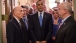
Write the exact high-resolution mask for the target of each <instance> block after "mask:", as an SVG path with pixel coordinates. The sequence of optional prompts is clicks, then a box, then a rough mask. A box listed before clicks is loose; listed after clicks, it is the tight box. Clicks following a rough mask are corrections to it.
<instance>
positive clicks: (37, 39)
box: [30, 0, 53, 43]
mask: <svg viewBox="0 0 76 43" xmlns="http://www.w3.org/2000/svg"><path fill="white" fill-rule="evenodd" d="M36 7H37V9H38V12H36V13H35V14H33V15H32V17H31V20H30V34H31V38H32V43H50V41H51V38H52V29H53V23H52V15H51V14H49V13H46V12H44V10H43V9H44V4H43V2H42V1H41V0H38V1H37V2H36Z"/></svg>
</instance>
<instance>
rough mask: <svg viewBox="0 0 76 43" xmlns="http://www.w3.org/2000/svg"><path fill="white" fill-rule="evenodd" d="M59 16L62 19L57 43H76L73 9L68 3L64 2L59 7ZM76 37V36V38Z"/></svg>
mask: <svg viewBox="0 0 76 43" xmlns="http://www.w3.org/2000/svg"><path fill="white" fill-rule="evenodd" d="M58 8H59V9H58V12H59V16H60V18H61V19H62V23H61V24H62V25H61V26H60V28H59V30H58V32H57V35H56V39H55V43H76V41H75V40H76V34H75V33H76V31H74V30H76V28H74V27H76V26H75V24H76V23H75V20H74V19H73V18H72V16H71V13H72V8H71V6H70V4H69V3H68V2H63V3H61V4H60V5H59V6H58ZM74 35H75V36H74Z"/></svg>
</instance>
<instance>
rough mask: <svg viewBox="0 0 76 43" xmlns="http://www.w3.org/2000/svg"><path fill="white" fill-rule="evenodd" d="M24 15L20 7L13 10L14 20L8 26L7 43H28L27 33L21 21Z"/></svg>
mask: <svg viewBox="0 0 76 43" xmlns="http://www.w3.org/2000/svg"><path fill="white" fill-rule="evenodd" d="M23 15H24V12H23V8H21V7H20V6H17V7H15V8H14V9H13V18H12V19H11V20H10V21H9V22H8V24H7V26H6V35H7V43H28V38H27V31H26V29H25V26H24V25H22V23H23V22H21V21H20V20H21V18H23ZM23 24H24V23H23Z"/></svg>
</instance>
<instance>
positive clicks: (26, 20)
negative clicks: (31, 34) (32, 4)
mask: <svg viewBox="0 0 76 43" xmlns="http://www.w3.org/2000/svg"><path fill="white" fill-rule="evenodd" d="M23 20H24V23H25V25H26V27H27V29H28V19H23Z"/></svg>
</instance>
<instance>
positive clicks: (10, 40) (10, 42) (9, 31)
mask: <svg viewBox="0 0 76 43" xmlns="http://www.w3.org/2000/svg"><path fill="white" fill-rule="evenodd" d="M14 29H15V28H14V26H13V24H12V23H11V22H9V23H8V24H7V26H6V38H7V43H14V38H15V37H14V34H15V30H14Z"/></svg>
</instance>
